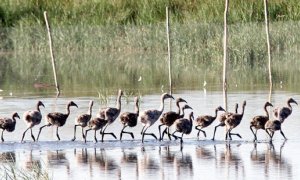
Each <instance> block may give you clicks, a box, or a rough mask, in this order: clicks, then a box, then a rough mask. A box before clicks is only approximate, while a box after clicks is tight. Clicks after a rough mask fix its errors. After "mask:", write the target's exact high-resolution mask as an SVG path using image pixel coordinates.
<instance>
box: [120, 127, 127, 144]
mask: <svg viewBox="0 0 300 180" xmlns="http://www.w3.org/2000/svg"><path fill="white" fill-rule="evenodd" d="M125 128H126V125H124V126H123V128H122V130H121V132H120V141H121V140H122V135H123V130H124V129H125Z"/></svg>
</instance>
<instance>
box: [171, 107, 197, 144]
mask: <svg viewBox="0 0 300 180" xmlns="http://www.w3.org/2000/svg"><path fill="white" fill-rule="evenodd" d="M193 120H194V114H193V112H191V113H190V115H189V119H185V118H180V119H177V120H176V121H175V122H174V125H175V127H176V130H175V131H174V132H173V134H172V136H173V137H174V138H175V139H177V138H179V139H180V143H181V144H182V142H183V140H182V138H183V135H184V134H190V133H191V132H192V128H193ZM176 132H179V133H181V137H179V136H176V135H175V133H176Z"/></svg>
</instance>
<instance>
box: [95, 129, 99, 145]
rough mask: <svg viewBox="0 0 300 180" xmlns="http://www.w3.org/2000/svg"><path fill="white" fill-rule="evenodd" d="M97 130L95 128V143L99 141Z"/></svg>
mask: <svg viewBox="0 0 300 180" xmlns="http://www.w3.org/2000/svg"><path fill="white" fill-rule="evenodd" d="M96 131H97V130H95V133H94V140H95V143H97V142H98V140H97V135H96Z"/></svg>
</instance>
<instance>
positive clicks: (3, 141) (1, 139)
mask: <svg viewBox="0 0 300 180" xmlns="http://www.w3.org/2000/svg"><path fill="white" fill-rule="evenodd" d="M3 132H4V129H3V130H2V133H1V141H2V142H4V139H3Z"/></svg>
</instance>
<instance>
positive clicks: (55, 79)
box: [44, 11, 60, 97]
mask: <svg viewBox="0 0 300 180" xmlns="http://www.w3.org/2000/svg"><path fill="white" fill-rule="evenodd" d="M44 18H45V22H46V27H47V31H48V38H49V49H50V56H51V61H52V68H53V73H54V81H55V87H56V92H57V97H58V96H59V94H60V91H59V86H58V83H57V75H56V67H55V58H54V54H53V49H52V45H53V44H52V37H51V29H50V26H49V23H48V18H47V11H44Z"/></svg>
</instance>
